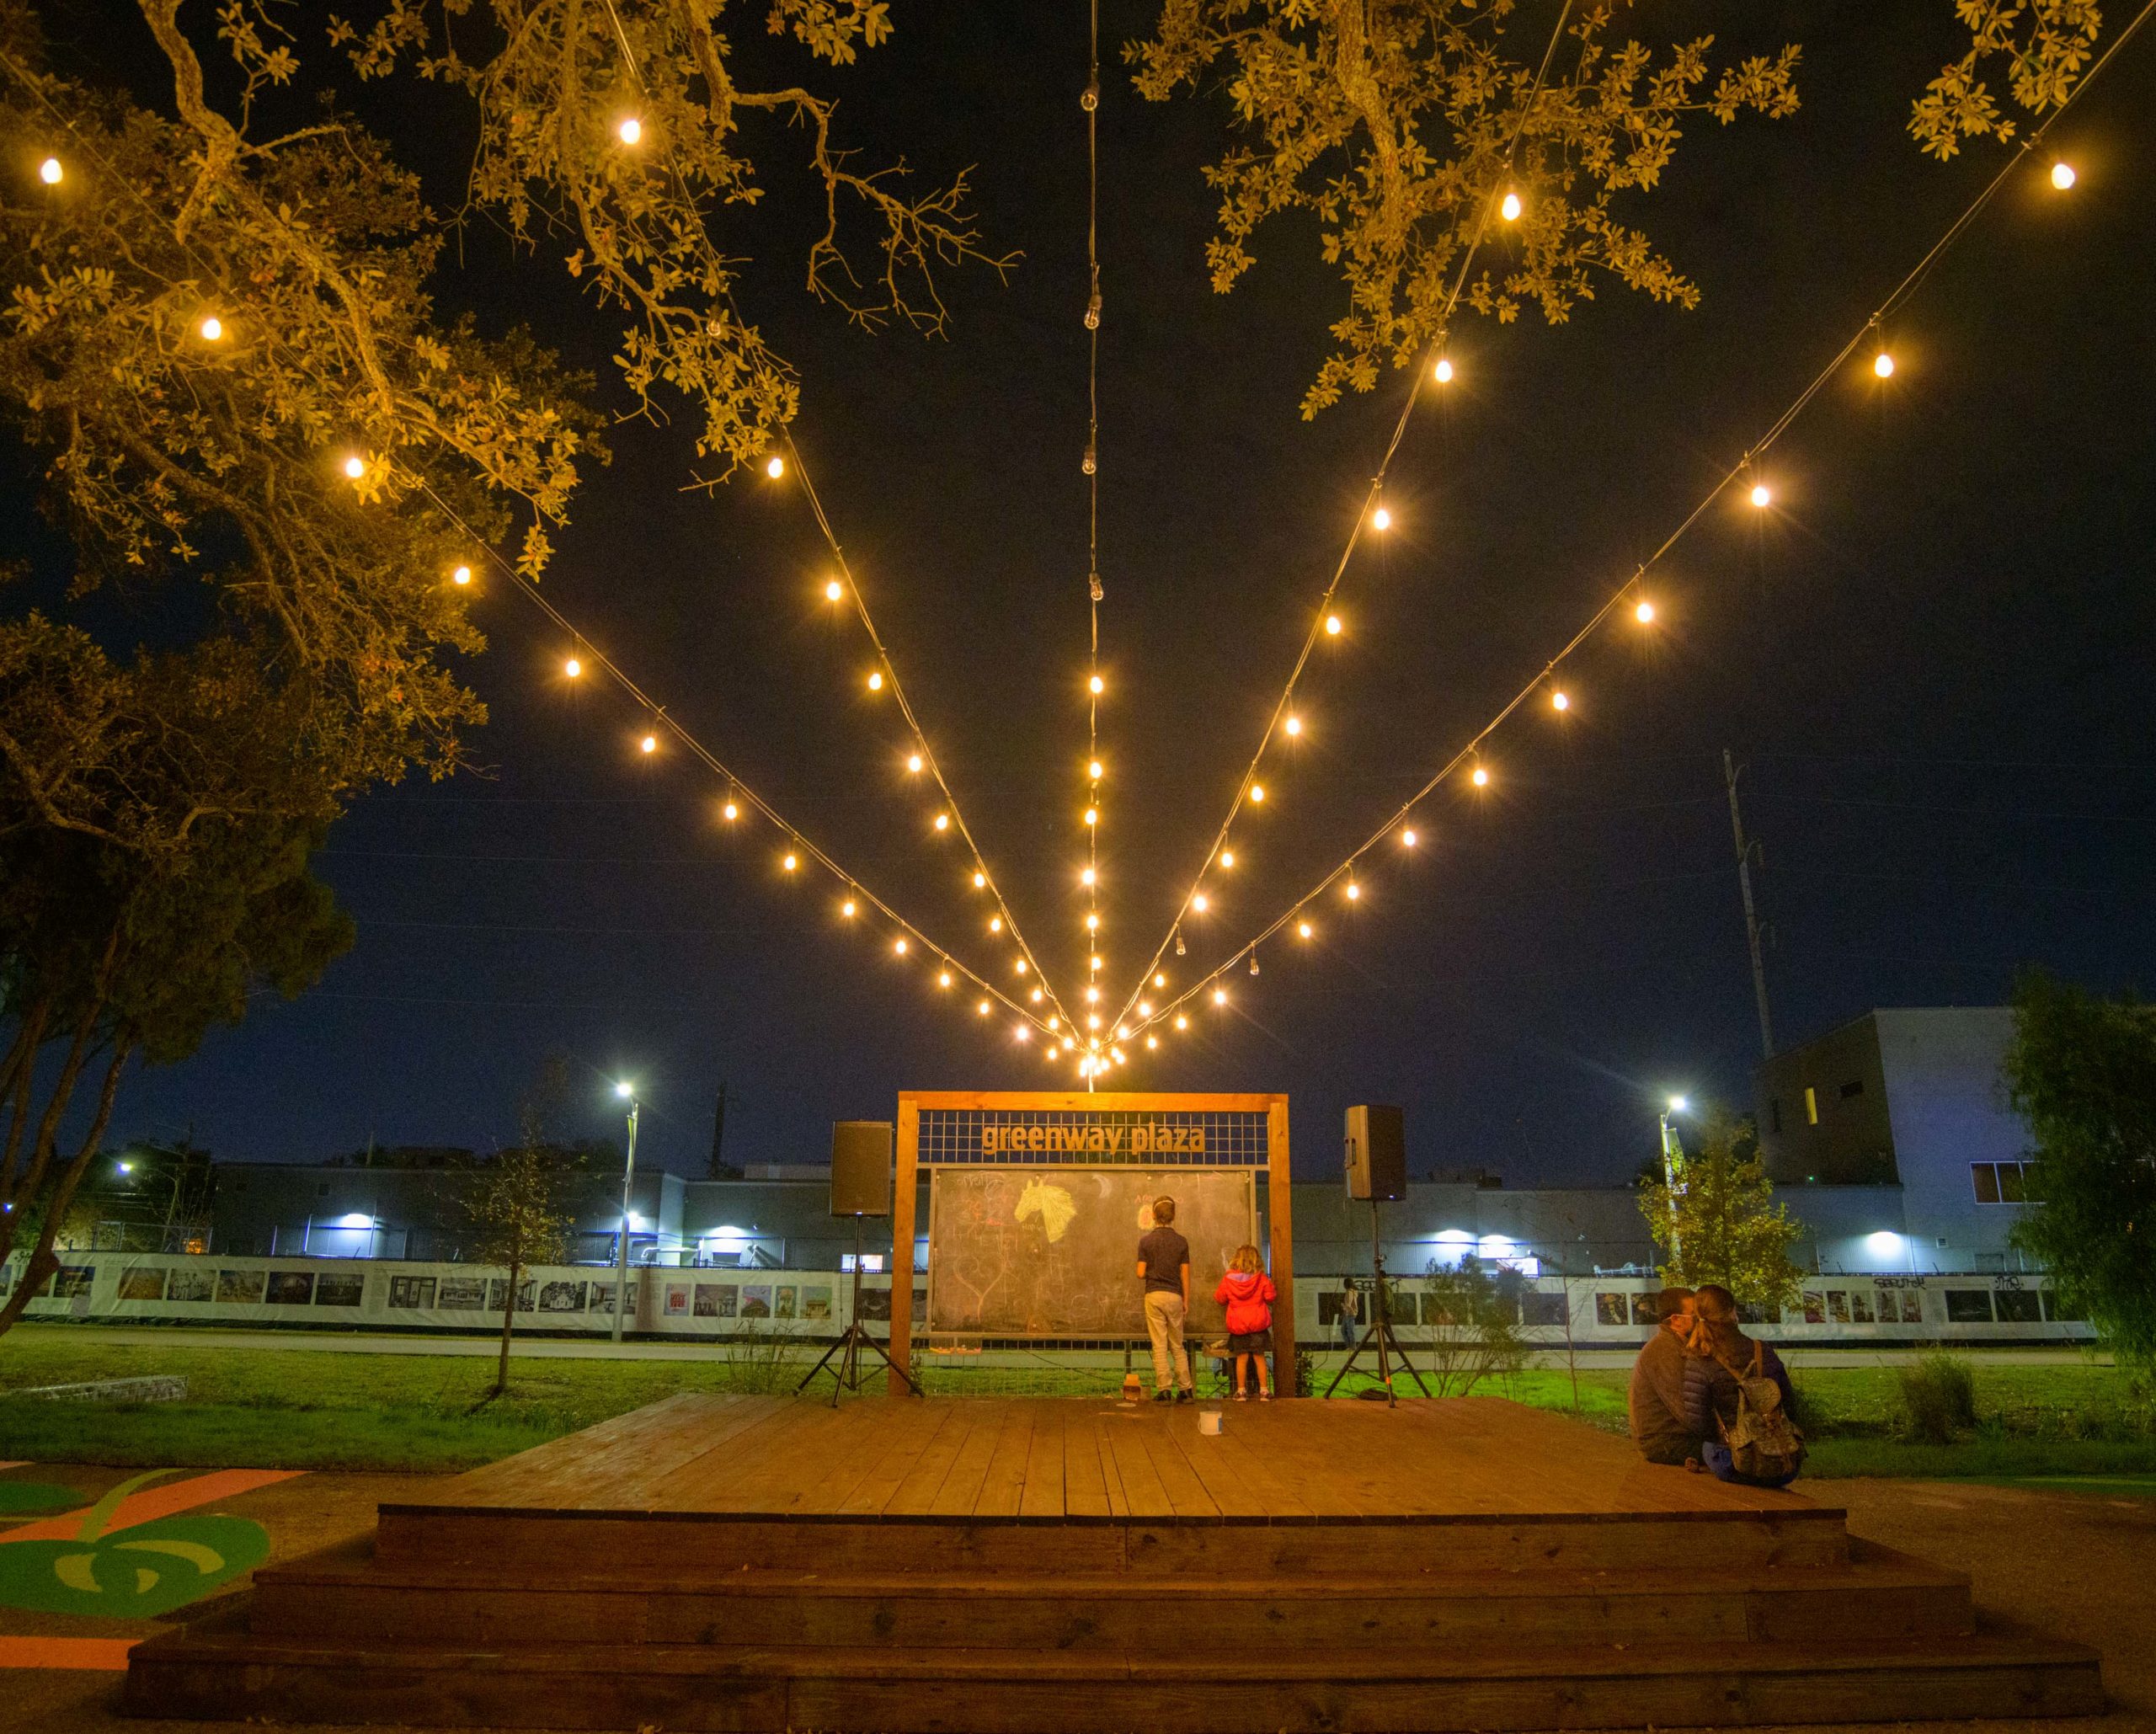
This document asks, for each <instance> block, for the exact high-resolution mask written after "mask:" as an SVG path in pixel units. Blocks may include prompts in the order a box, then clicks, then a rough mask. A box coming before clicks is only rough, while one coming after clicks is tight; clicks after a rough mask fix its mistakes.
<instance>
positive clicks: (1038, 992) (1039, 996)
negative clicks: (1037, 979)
mask: <svg viewBox="0 0 2156 1734" xmlns="http://www.w3.org/2000/svg"><path fill="white" fill-rule="evenodd" d="M1042 998H1043V995H1042V993H1041V990H1039V989H1038V988H1035V989H1034V990H1033V1003H1034V1004H1035V1005H1036V1006H1038V1005H1039V1004H1040V1002H1041V1000H1042ZM1049 1022H1050V1023H1053V1022H1055V1020H1054V1018H1050V1019H1049Z"/></svg>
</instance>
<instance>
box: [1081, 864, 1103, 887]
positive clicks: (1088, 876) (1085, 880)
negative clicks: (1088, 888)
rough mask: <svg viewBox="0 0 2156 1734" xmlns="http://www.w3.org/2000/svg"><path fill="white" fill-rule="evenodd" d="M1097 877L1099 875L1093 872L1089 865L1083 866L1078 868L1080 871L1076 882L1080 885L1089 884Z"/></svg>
mask: <svg viewBox="0 0 2156 1734" xmlns="http://www.w3.org/2000/svg"><path fill="white" fill-rule="evenodd" d="M1098 877H1099V875H1098V874H1097V873H1096V872H1094V871H1093V870H1092V868H1091V867H1085V868H1082V869H1081V870H1080V872H1079V874H1078V883H1080V884H1081V885H1090V884H1091V883H1093V882H1094V880H1095V879H1097V878H1098Z"/></svg>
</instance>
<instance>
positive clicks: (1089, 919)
mask: <svg viewBox="0 0 2156 1734" xmlns="http://www.w3.org/2000/svg"><path fill="white" fill-rule="evenodd" d="M1086 931H1087V932H1088V933H1098V932H1099V931H1101V918H1100V916H1099V915H1093V914H1089V915H1087V916H1086Z"/></svg>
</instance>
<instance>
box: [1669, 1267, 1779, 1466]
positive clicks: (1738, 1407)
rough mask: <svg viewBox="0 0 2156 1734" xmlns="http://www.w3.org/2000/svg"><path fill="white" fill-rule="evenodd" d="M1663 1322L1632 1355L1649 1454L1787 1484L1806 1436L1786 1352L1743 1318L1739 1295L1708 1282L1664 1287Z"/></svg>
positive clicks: (1672, 1460)
mask: <svg viewBox="0 0 2156 1734" xmlns="http://www.w3.org/2000/svg"><path fill="white" fill-rule="evenodd" d="M1655 1301H1656V1310H1657V1316H1658V1319H1659V1322H1658V1323H1657V1325H1656V1326H1655V1333H1654V1335H1653V1336H1652V1337H1650V1338H1648V1340H1647V1345H1646V1347H1645V1348H1643V1349H1641V1351H1640V1358H1639V1359H1638V1360H1636V1362H1634V1363H1632V1385H1631V1390H1630V1395H1629V1399H1628V1407H1629V1408H1630V1413H1631V1422H1632V1443H1634V1444H1636V1445H1637V1446H1638V1447H1639V1448H1640V1455H1641V1456H1642V1457H1644V1458H1646V1460H1647V1461H1648V1462H1649V1463H1669V1464H1683V1465H1684V1466H1685V1467H1686V1468H1687V1469H1692V1470H1700V1469H1705V1470H1711V1471H1712V1472H1713V1473H1714V1474H1715V1475H1718V1476H1720V1477H1721V1479H1722V1480H1723V1481H1739V1482H1742V1483H1744V1484H1745V1485H1747V1486H1755V1487H1786V1486H1788V1485H1789V1484H1790V1482H1791V1481H1795V1480H1796V1473H1797V1470H1798V1469H1799V1468H1800V1467H1801V1466H1802V1464H1803V1461H1804V1436H1803V1435H1802V1434H1801V1433H1799V1432H1798V1431H1797V1429H1796V1422H1794V1421H1793V1420H1791V1419H1790V1408H1791V1406H1792V1403H1793V1401H1794V1396H1793V1393H1792V1391H1791V1390H1790V1381H1789V1372H1788V1369H1786V1368H1785V1367H1784V1366H1783V1365H1782V1361H1781V1357H1780V1355H1778V1354H1776V1353H1774V1350H1773V1349H1772V1348H1770V1347H1769V1346H1768V1345H1767V1344H1765V1343H1764V1342H1754V1341H1753V1339H1752V1338H1751V1337H1747V1336H1746V1335H1745V1334H1744V1333H1743V1332H1742V1331H1740V1330H1739V1329H1738V1328H1737V1299H1736V1297H1735V1296H1734V1295H1732V1294H1731V1293H1730V1292H1729V1290H1728V1289H1726V1288H1722V1287H1721V1286H1720V1285H1719V1284H1718V1283H1708V1284H1706V1285H1705V1287H1703V1288H1699V1289H1697V1290H1694V1289H1690V1288H1664V1289H1663V1290H1662V1292H1661V1294H1658V1295H1657V1296H1656V1297H1655Z"/></svg>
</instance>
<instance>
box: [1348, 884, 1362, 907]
mask: <svg viewBox="0 0 2156 1734" xmlns="http://www.w3.org/2000/svg"><path fill="white" fill-rule="evenodd" d="M1362 894H1363V888H1362V887H1361V886H1360V885H1358V884H1357V883H1355V882H1354V881H1353V879H1350V880H1349V881H1348V902H1350V903H1353V902H1354V901H1355V899H1357V898H1358V897H1360V896H1361V895H1362Z"/></svg>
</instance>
